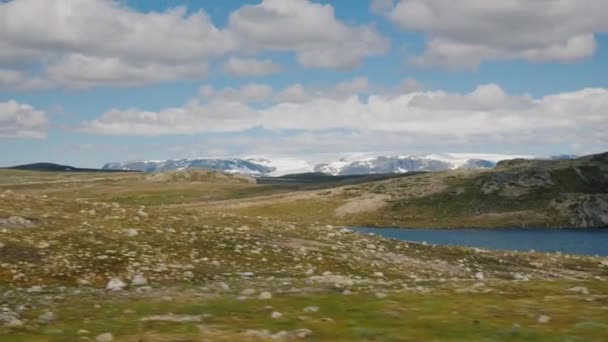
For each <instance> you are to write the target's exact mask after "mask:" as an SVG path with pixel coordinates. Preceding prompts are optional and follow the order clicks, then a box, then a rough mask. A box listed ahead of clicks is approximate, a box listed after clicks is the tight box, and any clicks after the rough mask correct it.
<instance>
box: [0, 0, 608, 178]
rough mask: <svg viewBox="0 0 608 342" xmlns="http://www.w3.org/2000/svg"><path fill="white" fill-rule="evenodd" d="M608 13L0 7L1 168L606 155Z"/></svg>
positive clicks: (362, 2)
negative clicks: (340, 157) (358, 155)
mask: <svg viewBox="0 0 608 342" xmlns="http://www.w3.org/2000/svg"><path fill="white" fill-rule="evenodd" d="M607 17H608V2H606V1H599V0H538V1H529V0H502V1H487V0H460V1H453V0H392V1H391V0H371V1H370V0H335V1H327V0H326V1H312V0H255V1H254V0H251V1H249V0H246V1H245V0H243V1H240V0H239V1H237V0H234V1H224V0H205V1H199V0H181V1H178V0H145V1H144V0H121V1H118V0H115V1H111V0H45V1H40V0H0V166H9V165H16V164H23V163H30V162H41V161H47V162H57V163H65V164H71V165H75V166H86V167H100V166H101V165H103V164H104V163H106V162H111V161H127V160H147V159H155V160H158V159H174V158H194V157H226V156H234V157H248V156H265V157H272V156H306V155H315V154H319V153H338V154H339V153H352V152H371V153H374V152H376V153H379V154H381V153H382V154H384V153H394V154H427V153H442V152H461V153H464V152H467V153H504V154H523V155H538V156H549V155H557V154H576V155H582V154H589V153H597V152H603V151H607V150H608V138H607V137H608V20H605V18H607Z"/></svg>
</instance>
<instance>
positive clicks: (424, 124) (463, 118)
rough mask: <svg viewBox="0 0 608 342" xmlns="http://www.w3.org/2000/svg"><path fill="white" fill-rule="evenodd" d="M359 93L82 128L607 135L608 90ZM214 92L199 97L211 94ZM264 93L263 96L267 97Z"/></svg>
mask: <svg viewBox="0 0 608 342" xmlns="http://www.w3.org/2000/svg"><path fill="white" fill-rule="evenodd" d="M359 82H360V81H359ZM357 83H358V82H354V84H357ZM363 83H364V82H361V84H363ZM257 87H259V85H258V86H257ZM334 88H338V87H334ZM294 89H299V90H294ZM360 89H361V87H353V89H352V91H353V92H354V93H352V94H351V95H350V96H348V97H338V96H335V97H330V96H327V95H326V93H323V94H317V95H315V93H314V92H310V91H305V88H304V87H302V86H301V85H295V86H292V87H290V88H287V89H285V90H283V91H281V92H279V93H277V94H276V95H275V96H274V100H275V101H277V99H280V97H281V96H285V93H286V92H292V93H293V94H292V95H297V94H298V92H299V91H304V92H305V94H306V95H305V96H306V97H308V98H304V97H302V98H299V99H298V100H300V101H294V100H293V99H291V100H290V101H287V100H286V99H281V100H283V101H281V102H277V103H274V104H271V103H267V104H265V105H264V106H261V107H252V106H249V105H247V104H246V103H245V102H247V101H246V99H247V96H244V95H243V94H244V93H245V92H243V91H242V90H239V91H240V95H239V96H241V102H240V103H238V102H234V101H236V100H238V99H239V97H238V96H236V97H230V96H228V99H230V101H225V102H221V101H217V100H216V101H210V102H208V103H201V102H199V101H193V102H191V103H189V104H187V105H185V106H183V107H178V108H170V109H166V110H162V111H159V112H146V111H141V110H135V109H131V110H118V109H117V110H112V111H109V112H107V113H104V114H103V115H102V116H101V117H100V118H98V119H96V120H94V121H91V122H85V123H83V124H82V126H81V127H80V128H81V129H82V130H85V131H88V132H92V133H98V134H111V135H112V134H115V135H161V134H194V133H202V132H241V131H244V130H247V129H252V128H263V129H266V130H269V131H275V132H285V131H287V130H296V131H303V132H309V133H313V132H317V133H318V132H322V131H326V130H339V131H343V130H346V131H350V132H355V133H353V134H356V135H357V134H358V135H365V136H366V137H370V139H369V140H367V141H368V144H370V145H371V142H370V140H371V137H376V138H378V139H380V141H382V138H381V137H383V136H384V135H386V137H389V136H394V137H399V136H401V137H402V138H401V139H400V140H399V141H402V142H403V141H404V139H405V137H408V139H410V138H411V139H413V140H414V142H416V143H427V144H430V143H435V142H442V143H444V144H445V143H449V144H450V146H452V145H454V146H466V145H467V144H472V143H475V144H479V145H481V146H483V144H485V143H488V142H494V143H502V144H518V143H525V144H530V145H538V146H540V145H542V144H562V143H563V142H564V141H577V142H578V143H580V144H581V145H583V146H590V145H593V146H601V145H605V135H606V134H608V120H606V119H607V116H606V113H608V89H602V88H597V89H582V90H579V91H574V92H568V93H560V94H553V95H549V96H545V97H541V98H532V97H531V96H529V95H511V94H507V93H506V92H505V91H504V90H503V89H501V88H500V87H499V86H497V85H495V84H487V85H481V86H479V87H477V88H476V89H474V90H473V91H471V92H469V93H466V94H457V93H448V92H443V91H414V92H404V93H401V94H400V95H395V94H392V93H391V94H381V95H369V96H366V97H362V96H357V94H356V91H360ZM211 90H212V89H204V90H203V92H204V93H205V92H206V93H207V94H211V95H213V96H215V95H214V94H215V90H213V91H211ZM220 93H221V91H220ZM223 96H227V95H223ZM231 96H232V95H231ZM267 96H270V95H269V94H268V93H267V92H266V93H264V98H266V97H267ZM315 134H316V133H315ZM408 141H409V140H408ZM335 143H336V144H340V146H342V145H341V143H339V142H335ZM327 144H330V142H327ZM376 145H377V144H374V146H376ZM357 146H358V145H357Z"/></svg>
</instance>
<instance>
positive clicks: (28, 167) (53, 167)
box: [5, 163, 135, 172]
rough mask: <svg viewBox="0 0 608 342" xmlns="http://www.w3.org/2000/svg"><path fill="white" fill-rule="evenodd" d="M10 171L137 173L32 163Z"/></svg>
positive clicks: (11, 168)
mask: <svg viewBox="0 0 608 342" xmlns="http://www.w3.org/2000/svg"><path fill="white" fill-rule="evenodd" d="M5 169H9V170H24V171H53V172H135V170H111V169H89V168H80V167H74V166H69V165H61V164H55V163H32V164H24V165H17V166H11V167H7V168H5Z"/></svg>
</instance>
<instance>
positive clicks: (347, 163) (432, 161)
mask: <svg viewBox="0 0 608 342" xmlns="http://www.w3.org/2000/svg"><path fill="white" fill-rule="evenodd" d="M517 158H524V159H529V158H533V157H532V156H521V155H506V154H464V153H443V154H429V155H370V154H353V155H347V156H321V157H319V158H311V159H309V160H304V159H297V158H193V159H171V160H147V161H130V162H112V163H107V164H105V165H104V166H103V169H105V170H133V171H143V172H163V171H172V170H186V169H208V170H214V171H221V172H227V173H240V174H247V175H252V176H282V175H286V174H295V173H307V172H317V173H324V174H328V175H334V176H344V175H365V174H383V173H406V172H414V171H446V170H455V169H469V170H477V169H491V168H494V167H495V166H496V163H498V162H499V161H501V160H508V159H517ZM319 159H320V160H321V161H318V160H319ZM558 159H564V158H561V157H560V158H558ZM315 160H317V161H315Z"/></svg>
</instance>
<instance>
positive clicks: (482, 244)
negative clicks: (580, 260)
mask: <svg viewBox="0 0 608 342" xmlns="http://www.w3.org/2000/svg"><path fill="white" fill-rule="evenodd" d="M354 229H355V230H356V231H358V232H360V233H374V234H376V235H379V236H383V237H387V238H392V239H397V240H405V241H413V242H427V243H429V244H435V245H459V246H468V247H478V248H485V249H500V250H516V251H530V250H535V251H537V252H562V253H568V254H581V255H601V256H608V229H550V228H536V229H520V228H509V229H399V228H354Z"/></svg>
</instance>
